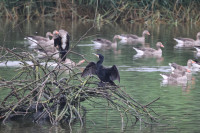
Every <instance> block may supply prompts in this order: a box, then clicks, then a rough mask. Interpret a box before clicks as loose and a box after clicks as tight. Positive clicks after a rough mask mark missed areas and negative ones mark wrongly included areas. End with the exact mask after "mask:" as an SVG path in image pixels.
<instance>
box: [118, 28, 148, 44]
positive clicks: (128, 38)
mask: <svg viewBox="0 0 200 133" xmlns="http://www.w3.org/2000/svg"><path fill="white" fill-rule="evenodd" d="M145 35H150V33H149V31H148V30H144V31H143V33H142V36H141V37H139V36H137V35H133V34H122V35H119V38H120V39H121V41H120V42H121V43H135V42H141V43H144V42H145Z"/></svg>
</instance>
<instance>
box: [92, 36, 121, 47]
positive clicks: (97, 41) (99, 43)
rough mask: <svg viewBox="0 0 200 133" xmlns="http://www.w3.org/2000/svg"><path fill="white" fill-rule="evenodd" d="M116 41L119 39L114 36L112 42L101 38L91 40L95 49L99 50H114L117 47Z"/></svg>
mask: <svg viewBox="0 0 200 133" xmlns="http://www.w3.org/2000/svg"><path fill="white" fill-rule="evenodd" d="M117 39H119V36H118V35H115V36H114V37H113V42H111V41H109V40H107V39H103V38H97V39H94V40H92V42H93V43H94V44H95V47H96V49H100V48H116V47H117Z"/></svg>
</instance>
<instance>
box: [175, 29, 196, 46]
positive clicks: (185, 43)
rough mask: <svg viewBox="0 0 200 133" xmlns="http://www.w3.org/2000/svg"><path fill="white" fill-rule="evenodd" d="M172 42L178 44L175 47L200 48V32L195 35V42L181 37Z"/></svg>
mask: <svg viewBox="0 0 200 133" xmlns="http://www.w3.org/2000/svg"><path fill="white" fill-rule="evenodd" d="M174 40H175V41H176V42H177V43H178V45H177V47H194V46H200V32H198V33H197V36H196V40H194V39H191V38H182V37H178V38H174Z"/></svg>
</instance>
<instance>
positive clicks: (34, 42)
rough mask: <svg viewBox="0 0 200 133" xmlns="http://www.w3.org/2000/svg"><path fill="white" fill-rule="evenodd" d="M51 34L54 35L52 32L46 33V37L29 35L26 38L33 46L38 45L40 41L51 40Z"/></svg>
mask: <svg viewBox="0 0 200 133" xmlns="http://www.w3.org/2000/svg"><path fill="white" fill-rule="evenodd" d="M50 36H53V34H52V33H51V32H47V33H46V37H43V36H27V37H25V38H24V39H26V40H27V41H28V43H29V44H30V46H31V47H35V46H37V45H38V44H39V43H40V42H47V41H49V40H50V38H49V37H50Z"/></svg>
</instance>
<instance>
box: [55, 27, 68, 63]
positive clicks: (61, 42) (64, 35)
mask: <svg viewBox="0 0 200 133" xmlns="http://www.w3.org/2000/svg"><path fill="white" fill-rule="evenodd" d="M69 39H70V38H69V34H68V32H67V31H65V30H59V36H58V37H57V38H56V39H54V46H55V47H58V49H59V52H60V58H61V60H62V61H65V59H66V53H67V51H68V50H69Z"/></svg>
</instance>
